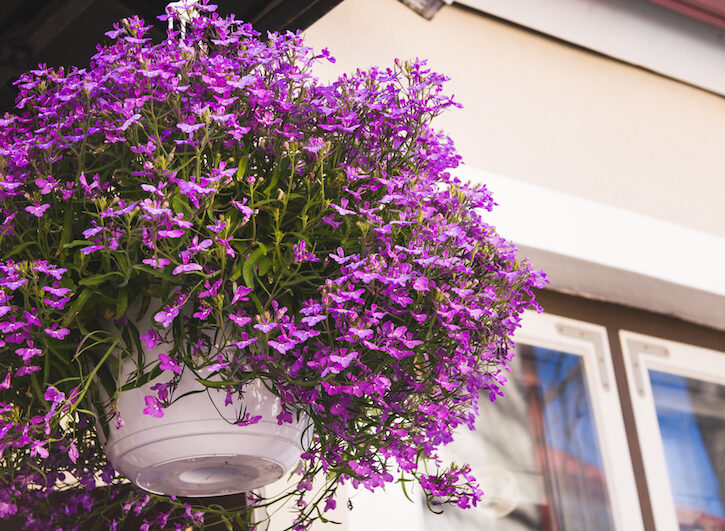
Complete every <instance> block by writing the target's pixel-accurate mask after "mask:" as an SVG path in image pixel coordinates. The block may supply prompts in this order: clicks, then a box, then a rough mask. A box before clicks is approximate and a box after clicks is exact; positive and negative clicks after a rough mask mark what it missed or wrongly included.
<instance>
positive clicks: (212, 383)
mask: <svg viewBox="0 0 725 531" xmlns="http://www.w3.org/2000/svg"><path fill="white" fill-rule="evenodd" d="M196 381H197V382H199V383H200V384H201V385H203V386H204V387H211V388H212V389H221V388H223V387H227V386H230V385H239V380H229V381H227V380H207V379H205V378H197V379H196Z"/></svg>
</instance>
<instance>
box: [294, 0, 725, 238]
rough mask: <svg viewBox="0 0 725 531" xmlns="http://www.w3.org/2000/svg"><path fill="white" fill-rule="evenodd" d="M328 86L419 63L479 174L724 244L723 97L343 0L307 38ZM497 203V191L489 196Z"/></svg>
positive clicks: (474, 20) (454, 23)
mask: <svg viewBox="0 0 725 531" xmlns="http://www.w3.org/2000/svg"><path fill="white" fill-rule="evenodd" d="M305 34H306V40H307V44H308V45H312V46H314V47H316V48H321V47H324V46H326V47H328V48H329V49H330V51H331V52H332V54H333V55H334V56H335V57H336V58H337V63H335V64H320V65H318V66H319V68H317V70H316V72H317V74H318V76H320V77H321V78H323V79H332V78H334V77H336V76H337V75H338V74H340V73H343V72H348V71H352V70H354V69H355V68H357V67H367V66H371V65H374V64H377V65H388V64H391V63H392V61H393V60H394V59H395V58H396V57H399V58H412V57H416V56H417V57H425V58H428V59H429V62H430V65H431V66H432V67H433V69H435V70H437V71H440V72H443V73H445V74H446V75H448V76H449V77H451V81H450V84H449V87H448V88H449V91H450V92H452V93H453V94H455V95H456V99H457V100H458V101H459V102H460V103H462V104H463V106H464V109H463V110H453V111H451V112H448V113H447V114H446V115H445V116H442V117H441V118H440V119H439V121H438V126H439V127H441V128H443V129H445V130H446V131H447V132H448V133H449V134H450V136H451V137H452V138H453V139H454V140H455V142H456V144H457V146H458V149H459V151H460V153H461V154H462V155H463V158H464V161H465V162H466V163H467V164H469V165H472V166H475V167H476V168H479V169H483V170H486V171H489V172H493V173H496V174H500V175H503V176H506V177H509V178H513V179H516V180H520V181H525V182H529V183H534V184H540V185H544V186H546V187H549V188H552V189H554V190H559V191H563V192H566V193H568V194H573V195H576V196H579V197H584V198H588V199H593V200H596V201H600V202H603V203H607V204H610V205H614V206H617V207H621V208H624V209H627V210H631V211H634V212H639V213H642V214H646V215H649V216H654V217H656V218H660V219H663V220H667V221H671V222H674V223H677V224H679V225H683V226H685V227H691V228H694V229H697V230H701V231H705V232H710V233H713V234H717V235H720V236H725V209H723V208H721V206H720V202H721V198H722V197H725V170H724V166H725V150H723V146H724V145H725V99H724V98H722V97H720V96H717V95H714V94H712V93H708V92H706V91H703V90H701V89H697V88H694V87H690V86H688V85H685V84H683V83H680V82H677V81H673V80H670V79H667V78H664V77H661V76H658V75H655V74H652V73H650V72H647V71H643V70H640V69H638V68H635V67H632V66H630V65H626V64H623V63H618V62H615V61H612V60H611V59H608V58H606V57H601V56H597V55H594V54H592V53H590V52H587V51H585V50H581V49H576V48H573V47H571V46H568V45H565V44H562V43H558V42H556V41H553V40H551V39H548V38H545V37H541V36H538V35H535V34H532V33H530V32H527V31H524V30H521V29H518V28H516V27H512V26H510V25H507V24H504V23H501V22H500V21H497V20H495V19H491V18H487V17H485V16H482V15H481V14H480V13H477V12H475V11H472V10H468V9H464V8H460V7H457V6H446V7H444V8H443V9H442V10H441V11H439V12H438V14H437V15H436V16H435V17H434V19H433V20H432V21H427V20H425V19H423V18H422V17H419V16H417V15H416V14H415V13H413V12H412V11H411V10H409V9H408V8H406V7H405V6H403V5H402V4H400V3H399V2H396V1H394V0H345V1H344V2H343V3H342V4H340V5H339V6H338V7H337V8H335V9H334V10H333V11H332V12H331V13H329V14H327V15H326V16H325V17H324V18H322V19H321V20H320V21H318V22H317V23H316V24H314V25H313V26H312V27H310V28H309V29H308V30H307V31H306V32H305ZM494 192H495V190H494Z"/></svg>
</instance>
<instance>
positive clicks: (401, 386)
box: [0, 2, 545, 529]
mask: <svg viewBox="0 0 725 531" xmlns="http://www.w3.org/2000/svg"><path fill="white" fill-rule="evenodd" d="M196 8H197V9H198V10H200V11H201V12H202V13H203V14H204V16H200V17H197V18H194V19H193V20H192V21H191V23H190V24H189V26H188V27H187V28H186V32H185V34H184V35H182V34H181V33H180V32H178V31H177V32H175V31H170V32H169V34H168V36H167V38H166V40H164V41H163V42H161V43H159V44H153V43H151V42H150V39H149V38H148V37H147V36H146V35H147V32H148V30H149V28H150V27H149V26H144V23H143V22H142V21H141V20H139V19H137V18H131V19H126V20H124V21H123V22H122V23H121V24H117V25H116V26H115V27H114V29H113V30H111V31H109V32H108V33H107V35H108V37H109V38H110V39H111V43H110V44H108V45H106V46H99V48H98V53H97V54H96V55H95V56H94V57H93V59H92V61H91V64H90V66H89V67H88V68H71V69H69V70H65V69H63V68H59V69H50V68H46V67H45V66H43V65H41V66H39V67H38V69H37V70H33V71H31V72H29V73H27V74H24V75H23V76H21V78H20V80H19V81H18V86H19V89H20V96H19V98H18V101H17V113H16V114H15V115H10V114H6V115H5V117H3V118H2V119H0V209H2V213H3V216H2V217H3V221H2V223H1V224H0V250H2V259H1V260H0V371H1V372H0V376H3V375H5V376H4V380H3V381H2V382H1V383H0V470H2V475H1V476H0V518H5V517H10V516H11V515H15V517H18V516H19V517H22V518H25V522H26V525H27V526H28V527H31V528H49V527H52V526H65V527H67V528H71V527H72V526H74V525H77V524H78V523H79V522H80V521H81V520H84V519H89V518H91V515H95V516H94V517H95V518H100V517H102V518H106V520H107V521H109V522H111V521H113V522H116V523H118V522H120V519H122V518H123V515H121V516H120V517H117V516H110V515H113V514H115V513H113V510H114V507H115V508H117V507H118V506H119V505H122V506H123V508H124V513H134V514H136V515H141V516H142V517H144V518H145V522H146V523H145V524H144V526H145V528H151V527H154V528H163V527H166V526H170V525H175V526H184V525H188V524H190V523H194V522H196V523H199V522H200V521H201V519H202V517H203V513H204V510H203V508H202V507H192V506H189V505H184V504H182V503H180V502H178V501H177V500H173V499H167V498H164V497H161V496H156V495H146V494H145V493H143V492H142V491H139V490H137V489H136V490H130V491H129V489H128V488H127V487H124V486H123V485H122V484H121V479H122V478H120V477H118V476H115V475H114V472H113V470H112V468H111V467H110V466H109V465H108V463H107V462H106V460H105V457H104V456H103V451H102V445H101V440H102V439H103V433H102V432H103V431H104V430H112V429H114V422H111V421H112V420H114V419H113V416H114V404H115V400H116V399H117V397H118V393H120V392H122V391H121V387H122V385H123V386H126V387H128V386H140V385H143V384H144V383H145V382H147V381H149V380H150V379H154V382H155V383H154V385H153V387H152V389H153V391H154V393H153V394H151V395H149V396H147V397H146V407H145V409H144V410H143V411H139V414H147V415H151V416H153V417H163V415H164V408H165V407H167V406H168V405H169V404H170V403H171V402H173V401H174V400H175V397H174V391H175V388H176V383H177V382H178V381H179V379H180V378H181V375H182V374H183V373H184V372H185V371H193V373H194V374H195V375H196V376H197V377H198V379H199V380H200V382H202V383H203V382H207V383H208V382H209V380H207V379H208V378H209V376H210V375H216V376H218V377H220V378H221V381H223V382H224V386H225V388H226V391H227V396H228V402H229V403H232V397H233V396H234V395H235V394H237V393H242V392H243V389H244V384H245V383H246V382H248V381H250V380H251V379H254V378H263V379H264V380H265V382H268V383H269V386H270V387H271V389H272V391H273V392H274V393H275V394H277V395H278V396H279V397H280V399H281V402H282V405H283V410H282V412H281V413H280V414H279V415H278V417H277V421H278V422H279V423H280V424H282V423H289V422H293V419H294V418H295V416H296V414H297V412H299V411H303V412H305V413H306V414H307V415H309V417H310V419H311V422H312V426H313V429H314V436H313V437H311V438H310V440H311V442H310V443H309V445H308V446H307V448H305V452H304V454H303V462H302V465H301V466H300V468H299V471H298V472H299V474H300V478H299V482H298V484H297V485H296V486H295V487H293V488H292V491H291V492H289V493H286V494H284V495H282V496H280V498H279V499H278V500H261V499H258V498H255V497H253V496H250V498H249V503H248V506H249V507H251V506H254V505H268V504H270V503H274V502H276V501H282V500H285V499H288V498H290V496H292V497H294V498H295V499H296V506H297V510H298V513H299V515H298V519H297V521H296V522H295V526H296V529H306V528H307V527H308V526H309V524H310V523H311V522H312V521H313V520H314V519H316V518H318V517H319V514H320V511H321V510H323V509H324V510H330V509H332V508H334V507H335V506H336V501H335V494H336V490H337V488H338V487H339V486H340V485H342V484H344V483H346V482H351V483H352V484H354V485H356V486H357V485H362V486H364V487H365V488H368V489H370V490H374V489H376V488H378V487H383V486H385V485H386V484H389V483H391V482H393V481H394V480H395V478H396V477H399V476H400V472H401V471H403V472H405V473H406V474H408V475H410V476H412V477H415V478H417V479H418V480H419V481H420V483H421V485H422V487H423V488H424V490H425V491H426V492H427V493H428V495H429V496H430V499H431V500H434V503H439V502H441V501H448V502H453V503H457V504H458V505H459V506H461V507H468V506H472V505H475V504H476V503H477V501H478V500H480V497H481V492H480V489H478V487H477V486H476V485H475V480H474V479H473V478H472V477H471V475H470V471H469V469H468V468H465V467H464V468H449V469H446V468H444V467H445V464H444V463H441V462H440V459H439V458H438V454H437V451H438V448H439V447H440V446H441V445H444V444H446V443H448V442H450V441H451V438H452V436H453V432H454V431H455V430H456V429H457V428H458V427H460V426H468V427H469V428H472V427H473V423H474V418H475V412H476V407H477V403H478V400H479V397H480V396H481V394H482V393H483V394H484V396H488V397H489V398H490V399H491V400H494V399H495V398H496V396H499V395H500V394H501V393H502V386H503V383H504V382H505V380H506V378H505V376H504V375H505V373H506V371H507V370H508V362H509V361H510V356H511V346H512V343H511V335H512V334H513V332H514V331H515V330H516V328H517V327H518V326H519V322H520V319H521V317H522V312H523V311H524V310H525V309H527V308H538V307H537V305H536V303H535V301H534V293H533V291H534V289H535V288H540V287H542V286H543V285H544V283H545V278H544V276H543V274H542V273H540V272H538V271H534V270H533V269H532V268H531V266H530V264H529V263H528V262H527V261H526V260H523V261H521V260H518V259H517V257H516V255H515V249H514V247H513V246H512V245H510V244H509V243H507V242H506V241H505V240H503V239H502V238H501V237H500V236H499V235H498V234H497V233H496V231H495V229H494V228H493V227H491V226H490V225H488V224H487V223H486V222H485V221H484V218H483V216H484V215H485V213H486V212H487V211H489V210H491V208H492V207H493V200H492V198H491V196H490V194H489V192H488V191H487V190H486V189H485V188H484V187H476V186H471V185H469V184H465V183H462V182H460V181H459V180H458V179H457V178H455V177H454V176H453V175H452V173H451V170H452V169H454V168H455V167H456V166H457V165H458V164H459V159H460V157H459V156H458V155H457V154H456V152H455V150H454V148H453V145H452V142H451V141H450V139H449V138H448V137H446V136H445V135H443V134H441V133H439V132H437V131H435V130H434V129H432V128H431V127H430V125H429V123H430V121H431V119H432V118H434V117H435V116H436V115H438V114H439V113H440V112H441V111H443V110H444V109H446V108H448V107H451V106H454V105H456V104H455V103H454V102H453V101H452V99H451V98H450V97H448V96H447V95H445V93H444V92H443V89H442V84H443V82H444V81H445V80H446V78H444V77H443V76H440V75H438V74H435V73H433V72H431V71H430V70H428V69H427V67H426V65H425V63H424V62H422V61H415V62H403V61H398V62H396V64H395V65H394V66H393V67H392V68H389V69H379V68H373V69H370V70H368V71H358V72H356V73H354V74H351V75H348V76H343V77H341V78H340V79H339V80H337V81H335V82H333V83H331V84H322V83H320V82H318V81H317V80H315V79H314V78H313V77H312V76H311V74H310V73H309V70H310V67H311V66H312V64H313V63H314V62H315V61H317V60H332V58H331V57H330V55H329V52H327V51H326V50H323V52H321V53H320V54H319V55H315V53H314V52H313V51H312V50H311V49H309V48H307V47H305V46H304V45H303V43H302V39H301V36H300V35H299V34H293V33H287V34H285V35H279V34H270V35H269V36H268V40H267V41H266V42H263V41H261V40H259V38H258V34H257V33H256V32H255V31H254V30H253V29H252V28H251V26H250V25H248V24H244V23H242V22H240V21H237V20H235V19H234V18H233V17H229V18H223V17H221V16H219V15H218V14H217V13H216V12H215V11H214V8H213V6H210V5H208V4H206V3H205V2H201V3H199V4H198V5H197V6H196ZM173 16H177V17H178V15H168V16H165V17H160V18H168V17H173ZM159 300H160V301H161V303H160V304H159V303H158V301H159ZM148 308H151V309H150V310H149V309H148ZM144 312H151V321H152V325H153V327H152V328H148V327H144V328H142V329H138V328H137V326H136V324H137V323H138V322H139V321H138V319H139V317H140V316H142V315H143V314H144ZM142 346H143V347H144V348H146V349H152V348H155V347H158V346H163V347H168V350H167V351H166V352H164V353H162V354H159V355H158V359H157V360H153V362H152V363H151V365H149V366H145V365H144V364H140V365H139V367H138V376H137V378H136V379H135V380H133V381H128V382H118V383H115V382H114V377H115V373H114V371H113V367H115V366H116V365H115V363H116V361H117V359H118V358H119V357H127V358H129V359H133V360H138V359H139V355H140V353H141V349H142ZM140 358H141V359H142V356H140ZM147 363H148V361H147ZM101 388H103V390H101ZM109 396H110V397H111V398H110V400H109V399H108V397H109ZM181 400H183V397H182V398H181ZM92 411H108V412H109V415H108V416H107V418H104V416H103V415H98V417H99V418H98V422H94V419H93V418H92V416H91V413H90V412H92ZM259 413H260V412H255V411H248V412H244V414H243V415H241V416H240V418H238V419H237V424H238V425H239V426H240V427H242V426H245V425H249V424H253V423H255V422H257V421H259V418H260V417H259ZM119 423H122V419H120V418H118V417H116V418H115V425H118V424H119ZM428 461H430V462H431V463H432V464H433V465H435V466H440V467H443V468H441V472H440V473H439V474H437V475H436V476H430V475H427V474H424V473H423V472H419V468H420V465H421V464H423V463H425V462H428ZM40 471H42V474H41V472H40ZM316 474H324V475H325V478H326V483H325V488H323V489H322V490H321V491H320V492H317V493H313V492H312V490H311V481H312V477H313V476H315V475H316ZM99 479H100V480H102V481H103V482H104V483H105V484H106V486H105V487H104V488H103V489H100V488H97V480H99ZM69 489H70V490H69ZM64 490H68V491H69V492H72V494H70V495H69V494H68V493H67V492H59V491H64ZM100 492H102V493H103V494H100ZM120 500H123V501H120ZM318 507H319V508H320V509H319V510H318ZM240 514H241V513H240ZM244 514H245V515H246V516H245V518H247V519H249V518H251V513H250V512H246V513H244ZM119 518H120V519H119ZM207 523H209V520H208V519H207ZM212 523H213V522H212ZM113 525H116V524H113ZM65 527H64V528H65Z"/></svg>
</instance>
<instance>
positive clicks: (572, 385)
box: [274, 0, 725, 531]
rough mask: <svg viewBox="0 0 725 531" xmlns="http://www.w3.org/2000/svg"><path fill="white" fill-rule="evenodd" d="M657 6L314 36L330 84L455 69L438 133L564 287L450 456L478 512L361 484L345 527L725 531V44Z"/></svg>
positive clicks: (314, 29) (389, 22)
mask: <svg viewBox="0 0 725 531" xmlns="http://www.w3.org/2000/svg"><path fill="white" fill-rule="evenodd" d="M410 3H415V2H410ZM663 3H664V4H669V5H668V6H666V7H663V6H661V5H655V4H654V3H649V2H646V1H644V0H586V1H583V0H549V1H548V2H546V3H541V2H536V1H535V0H531V1H527V0H469V1H464V2H461V3H455V4H452V5H444V6H443V7H442V8H441V9H440V10H439V11H438V12H437V13H435V14H434V15H433V17H432V19H431V20H426V19H425V18H423V17H421V16H419V15H418V14H416V13H414V12H413V11H412V10H411V9H409V8H408V7H406V6H405V5H403V4H402V3H400V2H396V1H394V0H345V1H344V2H342V3H341V4H340V5H339V6H337V7H336V8H335V9H333V10H332V11H331V12H330V13H328V14H327V15H325V16H324V17H323V18H321V19H320V20H319V21H318V22H316V23H315V24H314V25H312V26H311V27H310V28H308V29H307V30H306V37H307V43H308V44H309V45H311V46H314V47H315V48H322V47H328V48H329V49H330V51H331V52H332V54H333V55H334V56H335V57H336V58H337V62H336V63H335V64H330V65H327V64H326V65H320V69H318V70H317V74H318V76H320V77H322V78H326V79H333V78H334V77H336V76H337V75H339V74H341V73H343V72H347V71H352V70H354V69H355V68H357V67H363V68H364V67H368V66H371V65H389V64H391V63H392V62H393V60H394V59H395V58H396V57H399V58H411V57H425V58H428V59H429V64H430V66H431V67H432V68H433V69H434V70H436V71H439V72H443V73H445V74H446V75H448V76H449V77H450V78H451V81H450V82H449V85H448V90H449V92H451V93H453V94H455V96H456V99H457V100H458V101H459V102H460V103H462V104H463V107H464V108H463V110H456V111H451V112H449V113H447V114H446V115H444V116H442V117H440V118H439V121H438V127H440V128H442V129H444V130H445V131H446V132H447V133H448V134H449V135H450V136H451V137H452V138H453V139H454V141H455V142H456V144H457V146H458V149H459V151H460V153H461V154H462V156H463V159H464V162H465V166H463V167H462V168H460V171H459V176H460V177H462V178H464V179H469V180H471V181H474V182H480V183H485V184H486V185H487V187H488V188H489V189H490V190H491V191H492V192H493V195H494V199H496V201H497V202H498V203H500V206H499V207H497V208H496V209H495V211H494V213H493V214H492V216H491V218H490V219H491V223H492V224H494V225H496V226H497V228H498V229H499V231H500V233H501V234H502V235H503V236H504V237H506V238H508V239H511V240H513V241H514V242H515V243H516V244H517V246H518V247H519V248H520V249H521V253H522V255H526V256H529V257H531V259H532V260H533V262H534V264H535V265H537V266H538V267H540V268H542V269H544V270H545V271H547V273H548V274H549V277H550V280H551V285H550V287H549V288H548V289H547V290H545V291H544V292H542V294H541V296H540V299H541V302H542V303H543V306H544V309H545V312H544V313H543V314H541V315H530V316H527V318H526V319H525V322H524V325H523V327H522V329H521V331H520V334H519V336H518V338H517V340H518V352H517V358H516V359H517V361H516V364H515V368H514V370H513V371H512V373H511V376H510V381H509V383H508V384H507V391H506V393H507V394H506V396H505V397H504V398H503V399H500V400H499V401H497V402H496V403H495V404H489V403H483V404H482V406H481V416H480V419H479V422H478V427H477V430H476V431H475V432H468V433H461V434H460V436H459V438H458V440H457V441H456V442H455V443H454V444H453V445H451V447H449V448H447V449H446V453H447V454H446V457H450V458H451V459H453V460H455V461H456V462H462V461H465V462H470V463H471V464H472V465H473V468H474V472H476V473H477V475H478V476H479V478H480V480H481V483H482V486H483V489H484V491H485V493H486V496H485V500H484V503H483V505H482V506H480V507H478V508H476V509H474V510H470V511H459V510H454V509H446V510H444V511H443V514H440V515H438V514H433V513H431V512H429V511H428V510H427V509H426V508H425V507H424V504H423V503H422V501H421V499H420V493H419V492H418V493H416V492H413V493H409V495H410V496H411V498H412V499H413V502H410V501H408V500H406V499H405V497H404V496H403V494H402V493H401V492H399V490H400V489H388V491H386V492H381V493H377V494H369V493H367V492H356V491H353V490H350V492H349V493H348V495H349V498H350V501H351V505H352V507H353V508H352V510H349V509H348V508H346V507H345V505H346V504H345V503H344V502H345V501H346V500H340V502H339V505H338V509H336V511H335V512H334V514H333V515H332V519H333V520H336V521H339V522H341V523H342V527H341V528H340V527H338V529H349V530H354V531H362V530H370V529H377V530H379V531H383V530H387V529H391V530H392V529H396V530H398V529H406V530H407V529H410V530H421V531H422V530H426V531H439V530H440V531H445V530H454V529H455V530H460V531H464V530H473V529H486V530H495V531H519V530H534V529H544V530H582V529H586V530H600V529H601V530H608V529H617V530H623V531H630V530H633V531H636V530H648V531H650V530H655V529H656V530H658V531H665V530H668V531H669V530H675V529H679V530H691V531H695V530H702V531H710V530H718V529H725V507H724V505H725V466H724V464H725V275H723V274H722V270H723V263H725V208H723V206H722V198H723V197H725V170H724V168H725V98H723V96H724V95H725V69H724V68H723V67H722V65H723V64H725V61H724V60H725V32H724V31H723V29H722V27H721V26H718V20H719V19H718V16H719V15H717V12H716V11H717V4H718V2H709V3H708V2H694V3H690V4H693V5H695V4H696V5H698V6H700V4H703V5H704V4H708V6H704V7H703V6H700V8H697V9H694V8H692V6H690V8H689V12H687V13H686V14H682V13H681V12H679V11H682V9H680V8H681V7H682V6H677V5H674V4H680V3H679V2H658V4H663ZM544 4H545V6H544ZM709 4H712V6H709ZM672 7H675V8H677V9H679V11H677V10H672V9H670V8H672ZM693 9H694V10H695V11H697V13H694V12H693ZM685 11H687V10H685ZM701 12H705V15H707V16H705V15H702V16H699V15H701ZM698 14H699V15H698ZM721 14H722V13H721ZM693 17H695V18H693ZM720 18H722V17H720ZM700 19H705V21H702V20H700ZM282 523H283V522H282V521H278V522H276V523H275V524H274V528H277V527H278V526H281V525H282ZM327 526H330V524H326V525H324V524H323V525H322V526H321V527H320V528H325V527H327Z"/></svg>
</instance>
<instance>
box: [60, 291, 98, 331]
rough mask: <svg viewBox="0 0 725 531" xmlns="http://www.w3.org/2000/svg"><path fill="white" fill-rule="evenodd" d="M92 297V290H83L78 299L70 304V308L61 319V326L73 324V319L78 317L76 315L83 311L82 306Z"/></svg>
mask: <svg viewBox="0 0 725 531" xmlns="http://www.w3.org/2000/svg"><path fill="white" fill-rule="evenodd" d="M92 295H93V290H91V289H84V290H83V291H81V292H80V294H79V295H78V298H77V299H76V300H75V301H73V304H71V306H70V308H68V311H67V312H66V314H65V317H63V323H62V325H63V326H68V325H69V324H71V323H72V322H73V319H75V317H76V315H78V313H79V312H80V311H81V310H82V309H83V306H85V305H86V303H87V302H88V300H89V299H90V298H91V296H92Z"/></svg>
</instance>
